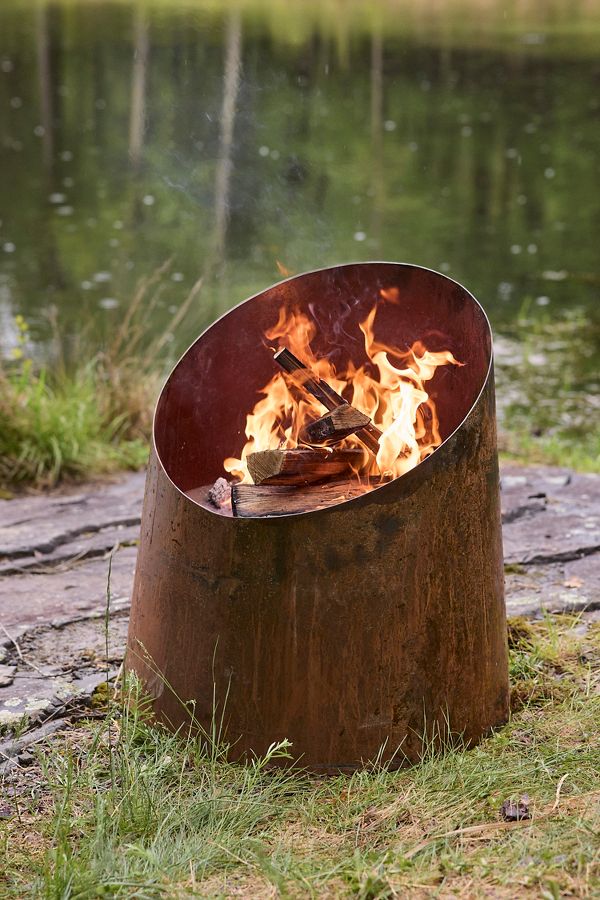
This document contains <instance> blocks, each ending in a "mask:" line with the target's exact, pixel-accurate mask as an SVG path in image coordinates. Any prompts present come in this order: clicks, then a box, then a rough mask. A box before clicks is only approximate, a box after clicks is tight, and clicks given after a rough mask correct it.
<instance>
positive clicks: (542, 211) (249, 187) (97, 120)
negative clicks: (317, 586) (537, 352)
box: [0, 0, 600, 344]
mask: <svg viewBox="0 0 600 900" xmlns="http://www.w3.org/2000/svg"><path fill="white" fill-rule="evenodd" d="M320 6H322V10H321V13H319V9H320ZM447 7H448V9H447V11H446V12H445V13H442V12H439V11H438V12H435V13H431V14H430V13H429V12H428V13H427V15H425V6H424V5H423V4H421V5H420V4H418V3H416V2H414V3H412V4H408V5H407V9H406V11H405V14H404V15H405V18H404V19H402V18H401V17H400V16H399V14H398V12H397V8H394V9H395V13H394V16H390V14H389V10H390V8H391V7H390V4H386V3H385V2H383V3H382V4H381V7H379V5H377V4H376V5H373V4H367V3H363V4H360V3H354V4H350V5H349V11H348V14H347V16H346V18H345V19H344V20H343V21H342V18H341V16H340V14H339V13H338V19H339V21H338V20H336V19H335V18H334V16H333V13H332V6H331V4H329V3H328V2H324V3H323V4H321V5H318V4H313V3H307V4H306V6H304V5H300V6H298V5H296V6H295V8H294V9H293V11H291V12H290V10H289V4H288V5H287V9H288V13H287V17H288V18H286V14H285V12H284V10H285V8H286V7H285V6H284V5H282V4H281V3H279V2H274V3H271V4H269V3H262V4H261V3H251V2H248V3H245V4H242V6H240V5H239V4H235V5H232V6H231V7H229V5H228V4H222V5H221V6H220V7H219V8H218V9H217V11H215V9H211V6H210V4H208V3H207V4H205V3H202V2H198V3H197V4H196V5H189V4H187V5H186V4H184V5H181V6H179V5H178V4H177V3H170V4H161V3H147V4H142V3H137V4H134V3H132V4H127V3H120V4H113V3H95V4H93V5H90V4H87V3H73V2H71V3H40V4H36V5H35V6H31V4H26V3H23V2H16V0H15V2H8V3H4V4H3V5H2V8H1V10H0V28H1V30H2V34H3V45H2V58H1V60H0V116H1V117H2V123H1V124H2V145H1V147H0V163H1V166H2V173H3V179H2V203H1V212H0V219H1V220H2V225H1V226H0V248H1V252H0V273H1V274H2V275H3V278H4V279H5V284H6V285H7V290H6V291H4V292H3V293H2V299H0V302H1V303H3V304H5V307H4V309H3V313H2V315H3V321H6V320H7V318H10V316H11V315H14V314H15V313H17V312H22V313H23V314H24V315H25V316H26V317H27V318H28V319H29V320H30V321H32V322H33V325H34V328H33V334H34V336H36V337H37V338H38V340H41V341H42V340H43V339H44V335H45V334H46V330H45V329H46V324H45V318H44V311H45V310H46V309H47V308H48V307H49V305H50V304H56V305H57V306H58V307H59V311H60V320H61V322H62V327H63V330H64V331H65V332H66V333H68V332H75V331H78V330H79V329H80V328H81V327H83V326H85V325H86V323H89V322H90V321H91V322H93V323H94V325H93V328H94V333H95V334H97V339H98V341H99V342H100V341H101V340H102V336H103V334H105V333H106V332H107V331H109V330H110V329H111V328H113V327H114V325H115V322H116V321H117V320H118V316H119V315H121V314H122V310H123V307H124V306H126V305H127V302H128V298H129V297H130V296H131V295H132V291H133V285H134V283H135V281H136V279H137V278H138V277H139V276H141V275H147V274H148V273H149V272H150V271H152V270H153V269H154V268H155V267H156V266H157V265H160V264H161V263H162V262H163V261H164V260H165V259H167V258H169V257H174V260H173V276H172V279H171V282H170V285H169V286H168V288H167V289H166V290H165V293H164V297H163V303H162V310H163V311H164V318H161V315H162V313H161V310H160V309H158V310H157V311H156V313H155V317H156V326H155V327H156V329H157V330H160V329H161V327H163V324H164V321H165V320H166V317H167V311H168V310H169V309H172V308H173V307H177V305H178V304H179V303H180V302H181V301H182V298H183V297H185V296H186V294H187V292H188V291H189V288H190V286H191V284H192V283H193V282H195V280H196V279H197V277H198V275H199V274H200V273H204V274H205V289H204V292H203V294H202V302H201V305H200V308H199V309H198V312H197V316H196V319H195V321H193V322H190V325H189V331H188V333H186V334H183V335H182V337H181V343H182V344H184V343H185V342H186V341H187V340H188V339H189V337H191V336H192V333H195V332H196V331H197V330H198V329H199V328H200V327H202V326H203V325H205V324H207V323H208V322H209V321H210V320H211V319H213V318H214V317H215V316H216V315H217V314H218V313H219V312H221V311H222V310H224V309H226V308H227V307H229V306H230V305H232V304H233V303H236V302H238V301H239V300H240V299H242V298H243V297H245V296H247V295H249V294H250V293H252V292H253V291H255V290H257V289H259V288H260V287H262V286H265V285H266V284H269V283H271V282H272V281H274V280H276V279H277V278H278V277H280V276H279V271H278V268H277V261H279V263H280V264H281V265H282V266H283V267H284V269H285V270H290V271H302V270H306V269H310V268H315V267H318V266H320V265H328V264H332V263H334V262H340V261H347V260H353V259H354V260H358V259H370V258H383V259H399V260H407V261H411V262H416V263H420V264H423V265H428V266H431V267H433V268H438V269H440V270H442V271H445V272H448V273H449V274H451V275H453V276H454V277H456V278H458V279H459V280H461V281H463V282H464V283H465V284H467V285H468V286H469V287H470V288H471V289H472V290H473V291H474V292H475V293H476V294H477V295H478V296H479V297H480V298H481V299H482V301H483V302H484V304H485V306H486V308H487V309H488V310H489V311H490V313H491V316H492V319H493V321H494V324H495V325H496V327H497V328H498V329H499V330H500V331H506V332H507V333H508V332H511V333H512V332H514V328H513V327H512V323H513V322H514V319H515V313H516V311H517V310H519V309H520V308H521V306H522V304H523V302H524V301H525V299H526V298H530V299H531V301H532V305H531V313H530V314H531V315H534V316H535V315H542V314H546V313H547V312H548V311H550V312H552V313H553V312H554V311H555V310H556V309H557V308H563V307H565V306H566V307H570V308H578V309H582V310H584V311H585V317H586V320H587V321H589V320H591V319H592V318H593V317H594V316H596V315H597V309H598V305H597V289H598V283H599V280H600V279H599V276H598V273H597V258H596V252H595V247H594V244H593V241H592V240H591V238H590V236H591V234H592V233H593V230H594V229H593V226H594V223H597V221H598V218H599V201H598V197H597V192H595V191H594V190H593V185H595V184H596V183H597V180H598V163H597V157H596V155H595V154H594V152H593V148H594V143H595V137H596V124H595V120H594V117H593V116H592V115H591V114H590V111H591V108H592V107H591V105H593V104H595V106H594V109H596V108H597V103H596V100H595V99H594V85H595V83H596V79H597V76H598V74H599V64H598V61H597V56H594V53H593V51H594V49H595V48H597V45H598V43H599V41H598V19H597V18H596V20H594V18H593V16H594V13H593V9H592V12H590V5H589V4H587V3H581V4H579V5H577V4H575V5H573V4H566V3H565V4H561V3H557V4H556V5H553V14H552V16H553V17H550V16H549V18H548V20H546V18H545V13H544V5H543V4H540V10H541V11H540V12H539V13H538V14H537V15H536V14H534V16H533V19H526V18H523V19H521V18H519V12H518V11H519V9H520V7H519V5H518V4H517V11H516V13H515V18H514V20H513V28H512V31H511V30H510V29H509V30H507V28H506V26H505V24H503V21H504V20H503V19H502V17H501V15H500V7H501V4H498V7H497V8H496V7H495V6H494V4H492V5H491V6H490V7H486V9H487V13H483V12H482V13H481V16H482V19H481V21H480V23H479V25H480V26H481V27H478V28H473V27H471V29H470V30H469V27H467V26H466V25H465V24H464V23H462V22H461V20H460V18H459V14H458V13H457V12H456V10H455V7H454V5H453V4H448V5H447ZM490 10H491V12H490ZM375 13H377V14H375ZM486 16H487V18H486ZM586 16H587V19H585V17H586ZM582 17H583V19H584V21H583V24H581V22H580V27H579V28H578V33H579V35H580V36H579V37H578V38H576V39H575V38H571V37H570V34H571V32H570V28H571V25H572V23H573V22H574V21H575V20H577V19H578V18H579V19H581V18H582ZM288 19H289V20H288ZM6 298H9V299H8V300H7V299H6ZM6 304H8V306H6ZM586 339H590V335H589V333H588V335H587V338H586ZM9 340H10V338H9V332H5V343H6V342H7V341H9Z"/></svg>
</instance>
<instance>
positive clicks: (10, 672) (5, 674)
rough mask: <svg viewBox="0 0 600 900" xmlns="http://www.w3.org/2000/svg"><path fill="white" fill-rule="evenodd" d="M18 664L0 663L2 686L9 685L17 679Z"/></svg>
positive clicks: (0, 683)
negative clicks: (6, 664)
mask: <svg viewBox="0 0 600 900" xmlns="http://www.w3.org/2000/svg"><path fill="white" fill-rule="evenodd" d="M16 671H17V667H16V666H5V665H0V688H3V687H7V686H8V685H10V684H12V683H13V681H14V680H15V672H16Z"/></svg>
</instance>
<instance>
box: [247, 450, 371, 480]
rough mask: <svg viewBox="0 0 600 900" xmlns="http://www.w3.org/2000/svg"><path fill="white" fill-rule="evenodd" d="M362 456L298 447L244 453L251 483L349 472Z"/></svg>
mask: <svg viewBox="0 0 600 900" xmlns="http://www.w3.org/2000/svg"><path fill="white" fill-rule="evenodd" d="M362 460H363V451H362V450H359V449H350V450H326V449H325V448H320V449H309V448H307V447H306V448H301V449H299V450H261V451H260V452H258V453H251V454H250V455H249V456H248V460H247V462H248V471H249V472H250V475H251V476H252V480H253V481H254V484H255V485H258V484H265V483H266V484H279V485H301V484H310V483H313V482H317V481H324V480H325V479H327V478H334V477H336V476H339V475H348V476H350V475H351V474H352V472H353V471H357V470H358V469H359V468H360V465H361V463H362Z"/></svg>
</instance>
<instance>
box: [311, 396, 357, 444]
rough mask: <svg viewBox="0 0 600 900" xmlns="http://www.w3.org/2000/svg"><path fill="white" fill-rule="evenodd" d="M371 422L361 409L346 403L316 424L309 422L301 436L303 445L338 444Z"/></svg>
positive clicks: (322, 417) (315, 422) (317, 420)
mask: <svg viewBox="0 0 600 900" xmlns="http://www.w3.org/2000/svg"><path fill="white" fill-rule="evenodd" d="M370 422H371V420H370V419H369V417H368V416H366V415H365V414H364V413H362V412H361V411H360V410H359V409H355V408H354V407H353V406H350V404H349V403H344V404H342V406H336V408H335V409H332V410H331V412H329V413H327V415H325V416H321V418H320V419H315V421H314V422H309V423H308V425H306V426H305V427H304V428H303V429H302V431H301V432H300V435H299V440H300V441H301V442H302V443H303V444H325V445H328V444H337V443H339V442H340V441H343V440H344V438H346V437H348V436H349V435H351V434H354V433H355V432H357V431H360V429H361V428H365V427H366V426H367V425H369V424H370Z"/></svg>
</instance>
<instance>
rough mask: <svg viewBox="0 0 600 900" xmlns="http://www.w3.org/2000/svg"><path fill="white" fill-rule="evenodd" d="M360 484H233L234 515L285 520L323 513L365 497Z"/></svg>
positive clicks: (336, 482)
mask: <svg viewBox="0 0 600 900" xmlns="http://www.w3.org/2000/svg"><path fill="white" fill-rule="evenodd" d="M364 490H365V488H364V486H361V485H360V483H359V482H358V481H330V482H327V484H310V485H287V484H286V485H282V484H234V485H233V487H232V489H231V504H232V507H233V515H234V516H237V517H238V518H240V519H248V518H253V517H265V516H285V515H288V514H292V513H302V512H308V511H309V510H311V509H321V508H323V507H324V506H331V505H332V504H334V503H341V502H342V500H350V499H351V498H352V497H358V496H359V495H360V494H361V493H364Z"/></svg>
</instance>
